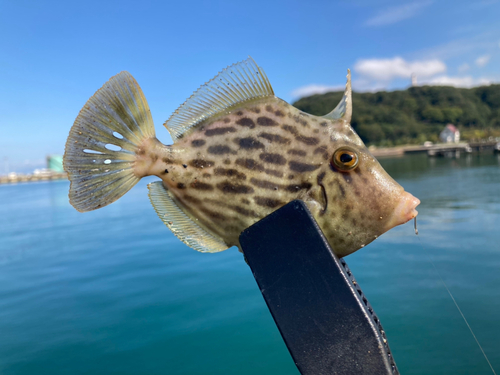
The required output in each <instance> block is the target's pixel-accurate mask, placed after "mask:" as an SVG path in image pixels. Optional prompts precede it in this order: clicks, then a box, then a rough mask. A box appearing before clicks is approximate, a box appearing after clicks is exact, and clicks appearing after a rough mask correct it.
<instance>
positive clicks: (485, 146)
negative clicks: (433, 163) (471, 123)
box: [369, 140, 500, 157]
mask: <svg viewBox="0 0 500 375" xmlns="http://www.w3.org/2000/svg"><path fill="white" fill-rule="evenodd" d="M369 150H370V152H371V153H372V154H373V155H374V156H375V157H384V156H402V155H405V154H417V153H424V152H425V153H427V155H428V156H447V157H459V156H460V155H461V154H466V153H471V152H488V151H490V152H499V151H500V142H498V141H496V140H488V141H481V142H469V143H467V142H459V143H436V144H426V145H408V146H396V147H388V148H378V147H369Z"/></svg>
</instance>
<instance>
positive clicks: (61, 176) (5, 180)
mask: <svg viewBox="0 0 500 375" xmlns="http://www.w3.org/2000/svg"><path fill="white" fill-rule="evenodd" d="M67 179H68V175H67V174H66V173H55V172H54V173H37V174H35V173H33V174H21V173H9V174H8V175H6V176H0V185H2V184H18V183H23V182H39V181H54V180H67Z"/></svg>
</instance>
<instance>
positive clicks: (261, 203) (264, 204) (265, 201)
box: [253, 197, 285, 208]
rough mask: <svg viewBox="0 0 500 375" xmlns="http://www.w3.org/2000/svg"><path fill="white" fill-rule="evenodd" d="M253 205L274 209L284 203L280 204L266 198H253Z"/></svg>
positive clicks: (276, 200) (277, 201) (280, 202)
mask: <svg viewBox="0 0 500 375" xmlns="http://www.w3.org/2000/svg"><path fill="white" fill-rule="evenodd" d="M253 200H254V201H255V203H256V204H257V205H259V206H262V207H269V208H275V207H278V206H282V205H284V204H285V202H282V201H280V200H278V199H272V198H266V197H253Z"/></svg>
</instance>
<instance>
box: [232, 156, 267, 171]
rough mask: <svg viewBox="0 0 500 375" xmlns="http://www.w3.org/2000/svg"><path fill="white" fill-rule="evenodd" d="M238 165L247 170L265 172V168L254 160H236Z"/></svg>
mask: <svg viewBox="0 0 500 375" xmlns="http://www.w3.org/2000/svg"><path fill="white" fill-rule="evenodd" d="M236 165H239V166H241V167H243V168H246V169H251V170H257V171H263V170H264V167H263V166H262V165H261V164H259V163H257V162H256V161H255V160H253V159H236Z"/></svg>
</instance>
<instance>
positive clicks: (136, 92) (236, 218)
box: [63, 57, 420, 257]
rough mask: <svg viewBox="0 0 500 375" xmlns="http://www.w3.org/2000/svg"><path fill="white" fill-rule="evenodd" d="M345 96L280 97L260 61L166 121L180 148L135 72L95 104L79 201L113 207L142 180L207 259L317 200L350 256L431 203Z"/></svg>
mask: <svg viewBox="0 0 500 375" xmlns="http://www.w3.org/2000/svg"><path fill="white" fill-rule="evenodd" d="M351 118H352V89H351V74H350V71H349V70H348V73H347V84H346V88H345V92H344V95H343V97H342V99H341V101H340V102H339V103H338V104H337V106H336V107H335V108H334V109H333V110H332V111H331V112H330V113H328V114H326V115H324V116H315V115H311V114H308V113H305V112H302V111H300V110H299V109H297V108H295V107H293V106H292V105H290V104H288V103H287V102H285V101H284V100H282V99H279V98H278V97H276V96H275V95H274V91H273V89H272V87H271V84H270V83H269V80H268V78H267V76H266V74H265V72H264V70H263V69H262V68H261V67H259V66H258V65H257V64H256V63H255V61H254V60H253V59H252V58H251V57H249V58H248V59H246V60H244V61H241V62H239V63H236V64H233V65H231V66H228V67H227V68H225V69H223V70H222V71H221V72H219V74H218V75H216V76H215V77H214V78H213V79H212V80H210V81H208V82H207V83H205V84H204V85H202V86H201V87H200V88H199V89H198V90H197V91H196V92H194V94H193V95H192V96H191V97H189V98H188V99H187V100H186V101H185V102H184V103H183V104H182V105H181V106H180V107H179V108H178V109H177V110H176V111H175V112H174V113H173V114H172V115H171V117H170V118H169V119H168V120H167V121H166V122H165V123H164V125H165V127H166V128H167V130H168V131H169V133H170V135H171V137H172V140H173V144H172V145H164V144H162V143H161V142H160V141H159V140H158V139H157V138H156V136H155V129H154V125H153V119H152V116H151V112H150V109H149V106H148V103H147V101H146V98H145V96H144V94H143V92H142V90H141V88H140V87H139V85H138V83H137V82H136V80H135V79H134V78H133V77H132V75H131V74H130V73H128V72H126V71H123V72H121V73H119V74H117V75H115V76H114V77H112V78H111V79H110V80H109V81H108V82H106V83H105V84H104V85H103V86H102V87H101V88H100V89H99V90H98V91H97V92H96V93H95V94H94V95H93V96H92V97H91V98H90V99H89V100H88V101H87V103H86V104H85V105H84V106H83V108H82V109H81V111H80V113H79V114H78V117H77V118H76V120H75V122H74V124H73V126H72V128H71V130H70V133H69V136H68V139H67V142H66V147H65V154H64V158H63V165H64V169H65V171H66V172H67V174H68V178H69V180H70V182H71V184H70V190H69V201H70V203H71V205H73V207H74V208H76V209H77V210H78V211H80V212H86V211H91V210H95V209H98V208H102V207H104V206H107V205H108V204H110V203H112V202H114V201H116V200H117V199H119V198H120V197H121V196H123V195H124V194H125V193H126V192H127V191H129V190H130V189H131V188H132V187H133V186H134V185H135V184H136V183H137V182H138V181H139V180H140V179H141V178H143V177H146V176H157V177H159V179H160V180H159V181H155V182H152V183H150V184H149V185H148V190H149V198H150V201H151V203H152V205H153V207H154V209H155V211H156V213H157V214H158V216H159V218H160V219H161V220H162V221H163V223H164V224H165V225H166V226H167V227H168V228H169V229H170V230H171V231H172V232H173V233H174V235H176V236H177V237H178V238H179V239H180V240H181V241H182V242H184V243H185V244H186V245H187V246H189V247H191V248H193V249H195V250H197V251H200V252H209V253H213V252H219V251H223V250H226V249H228V248H230V247H232V246H237V247H239V248H240V251H241V247H240V243H239V235H240V234H241V232H242V231H243V230H245V229H246V228H248V227H250V226H251V225H253V224H254V223H256V222H257V221H259V220H260V219H262V218H264V217H265V216H267V215H269V214H270V213H272V212H273V211H275V210H277V209H279V208H280V207H282V206H284V205H285V204H287V203H289V202H291V201H293V200H296V199H299V200H302V201H303V202H305V204H306V206H307V207H308V209H309V210H310V212H311V214H312V215H313V217H314V218H315V220H316V221H317V223H318V225H319V227H320V228H321V230H322V232H323V234H324V236H325V237H326V239H327V241H328V242H329V244H330V246H331V247H332V249H333V251H334V252H335V254H336V255H337V256H338V257H344V256H347V255H349V254H351V253H353V252H355V251H357V250H359V249H361V248H363V247H364V246H366V245H367V244H369V243H370V242H372V241H373V240H375V239H376V238H378V237H379V236H380V235H381V234H383V233H385V232H386V231H388V230H389V229H391V228H393V227H395V226H397V225H400V224H403V223H406V222H408V221H409V220H411V219H413V218H415V217H416V216H417V214H418V212H417V211H416V207H417V206H418V204H419V203H420V201H419V200H418V199H417V198H415V197H414V196H413V195H411V194H410V193H408V192H406V191H405V190H404V189H403V187H402V186H401V185H399V184H398V183H397V182H396V181H395V180H394V179H392V178H391V177H390V176H389V174H388V173H387V172H386V171H385V170H384V169H383V168H382V166H381V165H380V164H379V162H378V161H377V159H376V158H375V157H374V156H373V155H372V154H371V153H370V152H369V150H368V149H367V148H366V146H365V145H364V143H363V142H362V140H361V139H360V137H359V136H358V135H357V134H356V132H355V131H354V129H353V128H352V126H351V124H350V123H351Z"/></svg>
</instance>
